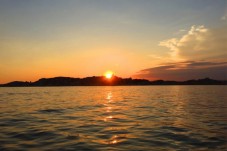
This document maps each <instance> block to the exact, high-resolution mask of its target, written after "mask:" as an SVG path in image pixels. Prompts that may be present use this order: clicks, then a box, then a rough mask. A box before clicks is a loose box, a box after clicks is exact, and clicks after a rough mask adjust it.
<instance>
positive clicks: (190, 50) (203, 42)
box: [159, 25, 227, 61]
mask: <svg viewBox="0 0 227 151" xmlns="http://www.w3.org/2000/svg"><path fill="white" fill-rule="evenodd" d="M226 41H227V26H226V27H222V28H219V29H208V28H206V27H205V26H203V25H201V26H195V25H194V26H192V27H191V28H190V30H189V31H188V32H187V33H186V34H185V35H183V36H182V37H180V38H171V39H168V40H164V41H161V42H160V43H159V45H160V46H164V47H167V48H169V50H170V55H171V57H172V58H173V59H174V60H175V61H183V60H205V59H211V60H212V59H214V60H215V59H216V60H218V59H222V60H223V59H224V58H226V56H227V54H226V51H227V44H226Z"/></svg>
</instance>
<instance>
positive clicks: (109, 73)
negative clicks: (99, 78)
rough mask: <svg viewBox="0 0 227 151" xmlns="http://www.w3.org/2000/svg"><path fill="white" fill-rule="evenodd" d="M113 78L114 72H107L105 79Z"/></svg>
mask: <svg viewBox="0 0 227 151" xmlns="http://www.w3.org/2000/svg"><path fill="white" fill-rule="evenodd" d="M112 76H113V72H112V71H107V72H106V73H105V77H106V78H107V79H111V78H112Z"/></svg>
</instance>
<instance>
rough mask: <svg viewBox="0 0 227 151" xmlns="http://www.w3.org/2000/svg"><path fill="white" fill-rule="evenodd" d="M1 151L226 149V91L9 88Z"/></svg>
mask: <svg viewBox="0 0 227 151" xmlns="http://www.w3.org/2000/svg"><path fill="white" fill-rule="evenodd" d="M0 150H1V151H7V150H10V151H14V150H15V151H16V150H18V151H19V150H20V151H23V150H29V151H30V150H32V151H33V150H37V151H39V150H44V151H45V150H48V151H51V150H53V151H58V150H59V151H64V150H73V151H74V150H75V151H99V150H104V151H152V150H154V151H156V150H157V151H159V150H162V151H163V150H179V151H185V150H186V151H187V150H202V151H207V150H208V151H209V150H210V151H214V150H218V151H219V150H227V87H226V86H76V87H2V88H0Z"/></svg>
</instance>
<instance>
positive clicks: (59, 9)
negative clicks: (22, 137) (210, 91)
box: [0, 0, 227, 83]
mask: <svg viewBox="0 0 227 151" xmlns="http://www.w3.org/2000/svg"><path fill="white" fill-rule="evenodd" d="M0 39H1V40H0V83H6V82H10V81H14V80H19V81H35V80H37V79H39V78H42V77H54V76H69V77H87V76H94V75H95V76H99V75H103V74H104V73H105V72H106V71H107V70H111V71H113V72H114V73H115V74H116V75H117V76H120V77H134V78H146V79H150V80H156V79H164V80H166V79H168V80H187V79H191V78H204V77H208V76H209V77H210V78H214V79H227V77H226V70H227V63H226V61H225V60H226V58H227V44H226V42H227V1H226V0H215V1H214V0H64V1H62V0H37V1H35V0H20V1H18V0H1V1H0ZM201 64H202V65H201ZM186 71H187V72H186ZM185 73H188V74H185Z"/></svg>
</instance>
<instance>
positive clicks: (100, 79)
mask: <svg viewBox="0 0 227 151" xmlns="http://www.w3.org/2000/svg"><path fill="white" fill-rule="evenodd" d="M226 84H227V81H219V80H213V79H210V78H204V79H198V80H187V81H164V80H156V81H149V80H146V79H132V78H120V77H117V76H113V77H112V78H111V79H107V78H105V77H104V76H93V77H86V78H71V77H54V78H42V79H39V80H38V81H35V82H27V81H26V82H23V81H13V82H9V83H6V84H1V85H0V86H1V87H28V86H34V87H35V86H121V85H122V86H123V85H226Z"/></svg>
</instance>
